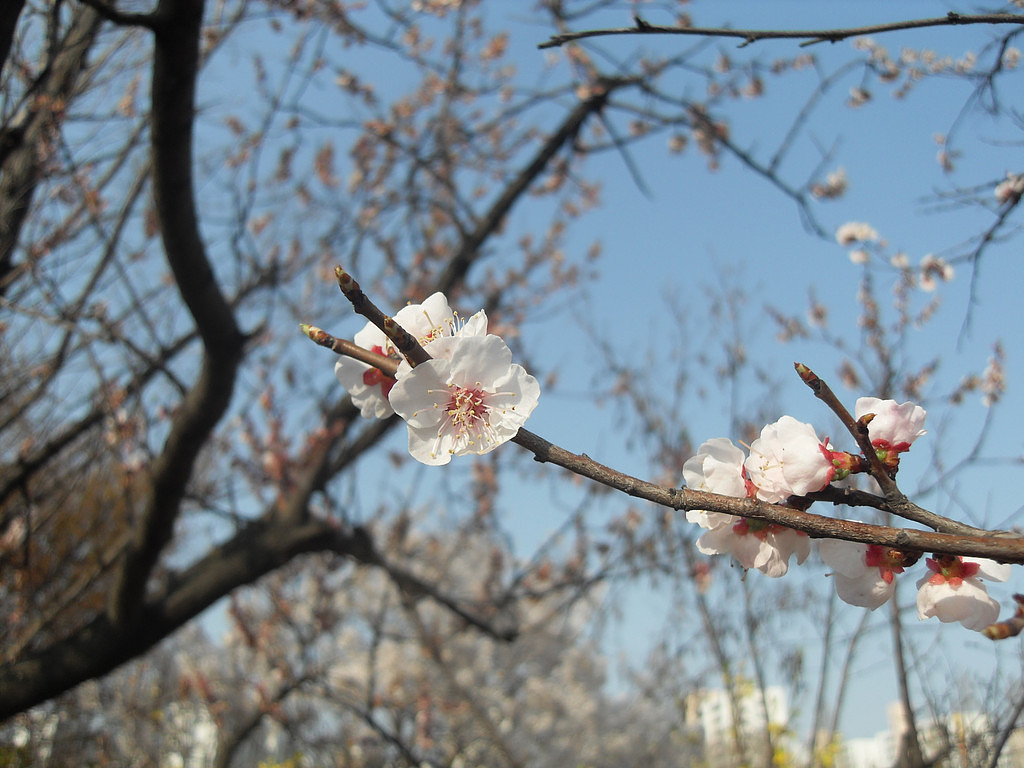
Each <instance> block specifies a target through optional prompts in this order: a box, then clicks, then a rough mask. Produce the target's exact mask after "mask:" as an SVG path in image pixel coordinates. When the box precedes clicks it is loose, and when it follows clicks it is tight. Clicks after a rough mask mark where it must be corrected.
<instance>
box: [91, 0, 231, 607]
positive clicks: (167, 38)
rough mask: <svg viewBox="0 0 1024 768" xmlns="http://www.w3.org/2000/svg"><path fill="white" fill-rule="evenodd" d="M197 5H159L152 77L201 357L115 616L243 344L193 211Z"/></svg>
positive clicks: (160, 540) (204, 435)
mask: <svg viewBox="0 0 1024 768" xmlns="http://www.w3.org/2000/svg"><path fill="white" fill-rule="evenodd" d="M203 5H204V4H203V0H187V1H186V0H182V1H181V2H174V1H173V0H162V2H161V3H160V5H159V6H158V7H157V10H156V11H155V18H159V20H160V25H159V26H158V27H157V28H156V34H155V46H154V59H153V84H152V104H153V106H152V127H153V130H152V132H153V139H152V142H153V144H152V146H153V186H154V194H155V198H156V211H157V215H158V217H159V220H160V230H161V237H162V239H163V244H164V251H165V253H166V256H167V262H168V265H169V266H170V268H171V272H172V273H173V275H174V279H175V283H176V285H177V287H178V290H179V292H180V294H181V297H182V300H183V301H184V303H185V305H186V306H187V307H188V310H189V312H190V313H191V315H192V317H193V319H194V320H195V324H196V329H197V331H198V333H199V336H200V338H201V339H202V342H203V359H202V366H201V368H200V372H199V376H198V378H197V380H196V382H195V385H194V386H193V388H192V390H191V391H190V392H189V393H188V394H187V395H186V397H185V399H184V401H183V402H182V404H181V406H180V408H179V410H178V413H177V415H176V416H175V419H174V421H173V424H172V427H171V431H170V434H169V435H168V438H167V442H166V443H165V445H164V449H163V452H162V454H161V455H160V456H159V457H158V458H157V460H156V461H155V462H154V464H153V469H152V473H151V482H150V489H149V493H148V501H147V504H146V507H145V509H144V510H143V513H142V516H141V519H140V521H139V523H138V527H137V535H136V538H135V541H134V544H133V546H132V547H131V549H130V550H129V551H128V553H127V554H126V556H125V559H124V561H123V563H122V567H121V568H120V570H119V573H118V577H117V580H116V582H115V587H114V589H113V591H112V592H111V597H110V601H109V604H108V612H109V614H110V619H111V621H112V622H114V623H115V624H119V623H130V622H131V621H132V620H133V618H134V617H135V614H136V613H137V611H138V610H139V609H140V608H141V606H142V605H143V602H144V598H145V592H146V585H147V582H148V580H149V575H150V573H151V572H152V570H153V568H154V567H155V565H156V563H157V561H158V560H159V557H160V554H161V552H162V551H163V549H164V547H165V546H166V545H167V542H169V541H170V539H171V536H172V535H173V531H174V521H175V520H176V519H177V517H178V513H179V511H180V508H181V501H182V499H183V498H184V494H185V487H186V484H187V483H188V481H189V478H190V477H191V475H192V469H193V467H194V464H195V460H196V458H197V456H198V455H199V451H200V449H201V448H202V447H203V445H204V444H205V443H206V441H207V439H208V437H209V436H210V434H211V433H212V431H213V429H214V427H215V426H216V424H217V423H218V422H219V421H220V418H221V416H223V414H224V412H225V411H226V410H227V407H228V404H229V403H230V401H231V394H232V392H233V391H234V382H235V376H236V374H237V371H238V366H239V364H240V361H241V357H242V348H243V343H244V338H243V336H242V333H241V331H240V330H239V329H238V326H237V324H236V322H235V318H234V315H233V313H232V310H231V307H230V305H229V303H228V301H227V300H226V298H225V297H224V295H223V294H222V293H221V290H220V287H219V285H218V284H217V280H216V277H215V276H214V274H213V268H212V266H211V264H210V260H209V258H208V257H207V255H206V249H205V247H204V245H203V241H202V238H201V236H200V233H199V224H198V221H197V217H196V204H195V197H194V192H193V189H194V187H193V179H192V166H193V162H192V131H193V117H194V112H195V83H196V75H197V72H198V68H199V39H200V26H201V24H202V19H203Z"/></svg>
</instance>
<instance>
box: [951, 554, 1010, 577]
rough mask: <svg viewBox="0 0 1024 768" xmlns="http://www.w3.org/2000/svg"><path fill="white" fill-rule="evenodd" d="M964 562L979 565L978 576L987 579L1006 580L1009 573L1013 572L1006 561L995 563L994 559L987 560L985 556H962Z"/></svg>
mask: <svg viewBox="0 0 1024 768" xmlns="http://www.w3.org/2000/svg"><path fill="white" fill-rule="evenodd" d="M962 559H963V561H964V562H965V563H977V564H978V565H979V566H981V567H980V568H979V569H978V578H982V579H988V580H989V581H1006V580H1007V579H1009V578H1010V574H1012V573H1013V568H1011V567H1010V565H1009V564H1007V563H997V562H996V561H995V560H989V559H988V558H986V557H964V558H962Z"/></svg>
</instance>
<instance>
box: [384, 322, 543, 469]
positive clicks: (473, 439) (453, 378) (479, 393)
mask: <svg viewBox="0 0 1024 768" xmlns="http://www.w3.org/2000/svg"><path fill="white" fill-rule="evenodd" d="M446 343H450V344H452V348H451V349H450V350H448V351H450V353H451V355H450V358H448V359H445V358H436V359H432V360H427V361H426V362H424V363H420V364H419V365H417V366H416V367H415V368H413V369H412V370H411V371H410V372H409V373H407V374H406V375H405V376H403V377H402V378H400V379H399V380H398V382H397V383H396V384H395V385H394V387H392V389H391V395H390V400H391V406H392V407H393V408H394V409H395V411H396V412H397V413H398V415H399V416H401V417H402V418H403V419H405V421H406V424H407V425H408V428H409V453H410V454H412V457H413V458H414V459H416V460H417V461H421V462H423V463H424V464H433V465H438V464H447V463H448V462H449V461H451V457H452V456H456V455H463V454H467V453H475V454H483V453H487V452H488V451H492V450H494V449H495V448H497V447H498V446H499V445H501V444H502V443H504V442H506V441H508V440H511V439H512V438H513V437H515V435H516V433H517V432H518V431H519V428H520V427H521V426H522V425H523V424H524V423H525V421H526V419H527V418H528V417H529V415H530V414H531V413H532V412H533V409H534V408H535V407H536V406H537V400H538V398H539V397H540V385H539V384H538V383H537V380H536V379H535V378H534V377H533V376H531V375H530V374H528V373H527V372H526V371H525V370H524V369H523V367H522V366H520V365H516V364H514V363H513V362H512V352H511V351H510V350H509V348H508V347H507V346H506V345H505V342H504V341H502V340H501V339H500V338H499V337H497V336H493V335H487V336H467V337H457V338H456V339H454V340H453V341H451V342H446Z"/></svg>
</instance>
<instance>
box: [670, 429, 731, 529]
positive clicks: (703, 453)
mask: <svg viewBox="0 0 1024 768" xmlns="http://www.w3.org/2000/svg"><path fill="white" fill-rule="evenodd" d="M745 458H746V455H745V454H744V453H743V450H742V449H741V448H737V447H736V446H735V445H733V443H732V440H730V439H729V438H727V437H715V438H712V439H711V440H708V441H706V442H705V443H703V444H702V445H701V446H700V448H698V449H697V453H696V454H695V455H694V456H691V457H690V458H689V459H687V460H686V462H685V463H684V464H683V480H684V482H685V483H686V487H687V488H693V489H695V490H698V491H707V492H708V493H719V494H721V495H723V496H735V497H737V498H745V497H746V495H747V483H746V481H745V480H744V478H743V460H744V459H745ZM686 519H687V520H689V521H690V522H691V523H697V525H699V526H701V527H702V528H717V527H718V526H720V525H727V524H731V523H733V522H735V520H736V518H735V517H733V516H732V515H728V514H724V513H721V512H707V511H705V510H702V509H691V510H689V511H687V513H686Z"/></svg>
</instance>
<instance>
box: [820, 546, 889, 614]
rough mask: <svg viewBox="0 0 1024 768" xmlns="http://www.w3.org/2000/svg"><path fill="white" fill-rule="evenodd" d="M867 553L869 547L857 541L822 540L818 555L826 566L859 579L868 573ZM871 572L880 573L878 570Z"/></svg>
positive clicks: (874, 569) (848, 576)
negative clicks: (865, 559)
mask: <svg viewBox="0 0 1024 768" xmlns="http://www.w3.org/2000/svg"><path fill="white" fill-rule="evenodd" d="M867 551H868V545H867V544H861V543H860V542H857V541H843V540H842V539H822V540H821V541H819V542H818V554H820V555H821V559H822V560H824V561H825V565H827V566H828V567H829V568H831V569H832V570H834V571H835V572H836V573H838V574H841V575H843V576H845V577H847V578H850V579H856V578H859V577H861V576H863V575H864V574H865V573H867V572H868V570H869V569H868V566H867V563H865V562H864V556H865V555H866V554H867ZM870 570H873V571H874V572H875V573H876V574H877V573H878V569H877V568H872V569H870ZM855 605H856V603H855Z"/></svg>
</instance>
